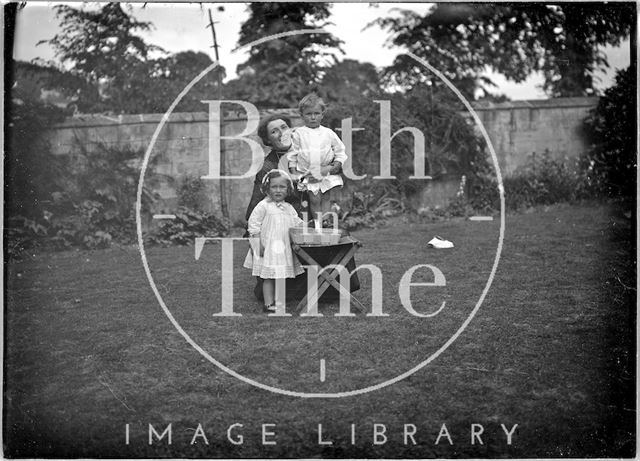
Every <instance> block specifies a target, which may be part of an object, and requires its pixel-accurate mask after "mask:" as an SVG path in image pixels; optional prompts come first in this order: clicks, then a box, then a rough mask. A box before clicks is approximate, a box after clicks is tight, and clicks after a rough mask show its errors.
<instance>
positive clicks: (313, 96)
mask: <svg viewBox="0 0 640 461" xmlns="http://www.w3.org/2000/svg"><path fill="white" fill-rule="evenodd" d="M315 105H319V106H320V108H321V109H322V112H324V111H326V110H327V105H326V104H325V103H324V101H323V100H322V98H321V97H320V96H318V93H315V92H312V93H309V94H308V95H306V96H305V97H304V98H302V99H301V100H300V102H299V103H298V110H299V111H300V113H302V112H303V111H304V110H305V109H306V108H309V107H313V106H315Z"/></svg>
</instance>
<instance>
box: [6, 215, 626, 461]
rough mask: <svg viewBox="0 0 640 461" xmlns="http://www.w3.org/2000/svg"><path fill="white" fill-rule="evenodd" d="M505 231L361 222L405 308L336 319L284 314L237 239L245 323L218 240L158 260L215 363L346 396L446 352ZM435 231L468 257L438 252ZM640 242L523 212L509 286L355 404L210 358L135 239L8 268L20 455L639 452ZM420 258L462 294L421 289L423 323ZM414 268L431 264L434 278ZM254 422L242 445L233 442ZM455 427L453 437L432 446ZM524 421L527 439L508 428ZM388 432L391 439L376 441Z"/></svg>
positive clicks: (9, 419)
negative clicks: (157, 436) (153, 437)
mask: <svg viewBox="0 0 640 461" xmlns="http://www.w3.org/2000/svg"><path fill="white" fill-rule="evenodd" d="M498 230H499V222H498V221H493V222H470V221H447V222H440V223H432V224H407V225H401V224H395V225H392V226H387V227H384V228H381V229H377V230H370V229H369V230H362V231H358V232H355V233H353V235H354V236H356V237H357V238H358V239H359V240H360V241H361V242H363V244H364V246H363V248H362V249H361V251H359V253H358V254H357V256H356V260H357V263H358V264H374V265H376V266H377V267H379V268H380V270H381V273H382V274H383V276H382V284H381V285H380V286H381V289H382V299H383V303H382V304H383V311H384V312H385V313H386V314H389V315H388V316H386V317H371V316H364V315H362V314H359V315H357V316H355V317H335V316H334V314H335V313H337V311H338V309H337V304H336V305H331V304H327V303H323V304H321V306H320V312H321V313H322V314H323V316H322V317H318V318H301V317H299V316H297V315H294V316H292V317H287V318H269V317H267V316H266V314H264V313H262V311H261V310H260V304H259V303H258V302H257V301H256V300H255V298H254V296H253V280H252V278H251V276H250V274H249V271H248V270H246V269H243V268H242V267H241V266H242V261H243V259H244V255H245V253H246V248H247V246H246V244H245V243H238V244H236V246H235V250H234V267H233V274H234V285H233V295H234V308H235V311H236V312H237V313H239V314H241V317H214V316H213V315H212V314H214V313H215V312H219V311H220V297H221V292H222V290H223V289H224V290H227V292H228V291H229V290H230V289H231V288H230V287H224V288H223V287H221V264H220V258H221V256H220V253H221V252H220V245H215V244H207V245H206V246H205V249H204V251H203V253H202V256H201V257H200V259H198V260H195V258H194V249H193V247H175V248H151V249H148V250H147V257H148V260H149V266H150V268H151V271H152V273H153V276H154V280H155V282H156V284H157V286H158V290H159V292H160V293H161V295H162V297H163V299H164V301H165V302H166V304H167V306H168V307H169V309H170V310H171V312H172V314H173V315H174V317H175V319H176V321H177V322H178V323H179V324H180V325H181V327H182V328H183V329H184V330H185V332H186V333H188V334H189V335H190V337H191V338H192V339H193V340H194V341H195V342H196V343H197V344H198V345H199V346H200V347H202V349H204V350H205V351H207V352H208V353H209V354H210V355H211V356H212V357H213V358H214V359H216V360H219V361H220V362H222V363H223V364H224V365H226V366H228V367H230V368H231V369H233V370H235V371H236V372H238V373H241V374H242V375H243V376H245V377H247V378H249V379H252V380H255V381H258V382H260V383H263V384H266V385H269V386H274V387H278V388H281V389H286V390H291V391H296V392H305V393H335V392H346V391H350V390H354V389H359V388H363V387H367V386H371V385H374V384H379V383H384V382H385V381H387V380H389V379H392V378H394V377H395V376H397V375H399V374H400V373H403V372H405V371H407V370H409V369H410V368H412V367H414V366H416V365H418V364H419V363H421V362H422V361H424V360H426V359H427V358H429V357H430V356H431V355H432V354H434V353H435V352H436V351H437V350H438V349H439V348H440V347H441V346H442V345H443V344H444V343H445V341H447V340H448V339H449V338H450V337H451V336H452V335H453V334H454V333H455V332H456V331H457V330H458V329H459V328H460V325H461V324H462V323H463V322H464V320H465V319H466V318H467V317H468V316H469V314H470V313H471V312H472V310H473V308H474V306H475V304H476V302H477V300H478V298H479V296H480V293H481V292H482V290H483V288H484V286H485V284H486V282H487V278H488V276H489V273H490V270H491V265H492V263H493V258H494V257H495V252H496V246H497V243H498ZM434 235H441V236H443V237H445V238H447V239H450V240H452V241H453V242H454V243H455V245H456V247H455V248H454V249H452V250H440V251H437V250H428V249H427V248H426V242H427V241H429V240H430V239H431V238H432V237H433V236H434ZM634 239H635V236H634V235H633V227H632V223H631V222H630V221H629V220H628V219H626V218H625V217H623V216H618V215H617V214H616V213H615V212H614V211H613V210H611V209H610V208H608V207H606V206H596V205H593V206H555V207H551V208H548V209H546V210H544V209H539V210H536V211H534V212H532V213H528V214H521V215H513V216H508V217H507V224H506V233H505V239H504V248H503V252H502V258H501V260H500V265H499V267H498V271H497V274H496V277H495V279H494V281H493V285H492V287H491V289H490V291H489V293H488V295H487V297H486V300H485V301H484V303H483V305H482V306H481V308H480V309H479V310H478V312H477V314H476V315H475V317H474V318H473V320H472V321H471V323H470V324H469V325H468V327H467V328H466V329H465V330H464V331H463V332H462V333H461V334H460V336H459V337H458V338H457V340H456V341H455V342H453V344H451V346H450V347H449V348H447V349H446V350H445V351H444V352H442V354H441V355H439V356H438V357H437V358H436V359H435V360H433V361H432V362H431V363H429V364H428V365H427V366H426V367H424V368H422V369H421V370H419V371H417V372H416V373H414V374H413V375H411V376H409V377H407V378H406V379H404V380H402V381H400V382H398V383H396V384H394V385H391V386H387V387H384V388H382V389H379V390H376V391H373V392H369V393H366V394H363V395H357V396H351V397H345V398H340V399H326V398H323V399H317V398H315V399H314V398H300V397H291V396H287V395H281V394H275V393H271V392H268V391H266V390H263V389H259V388H256V387H254V386H251V385H249V384H246V383H245V382H242V381H240V380H238V379H236V378H234V377H232V376H230V375H228V374H227V373H225V372H223V371H221V370H220V369H218V368H216V367H215V366H214V365H213V364H211V363H209V362H208V361H207V360H206V359H205V358H204V357H203V356H202V355H200V354H199V353H198V352H197V351H196V350H195V349H194V348H192V347H191V346H190V345H189V344H188V343H187V342H186V341H185V339H184V338H183V337H182V336H181V335H180V334H179V333H178V331H177V330H176V329H175V328H174V327H173V325H172V324H171V323H170V321H169V320H168V318H167V317H166V316H165V314H164V313H163V311H162V309H161V308H160V306H159V304H158V302H157V300H156V299H155V297H154V295H153V293H152V291H151V288H150V286H149V284H148V282H147V279H146V276H145V274H144V271H143V268H142V264H141V262H140V256H139V253H138V249H137V248H136V247H131V248H114V249H110V250H104V251H93V252H89V251H71V252H64V253H48V254H36V255H34V256H31V257H29V258H28V259H25V260H23V261H19V262H12V263H9V264H8V265H7V266H6V279H5V282H6V308H5V368H4V377H5V398H4V422H5V424H4V444H5V455H7V456H14V457H38V456H39V457H43V456H54V457H156V456H167V457H180V456H187V457H224V458H229V457H244V458H251V457H260V458H269V457H306V458H311V457H351V458H353V457H374V458H376V457H401V458H425V457H623V456H633V455H634V454H635V439H636V436H635V417H636V413H635V411H636V408H635V320H636V310H635V296H636V294H635V288H634V286H635V285H634V284H635V279H631V281H629V277H628V274H627V275H626V276H625V273H624V271H625V267H628V263H629V260H630V257H631V256H630V255H631V254H633V257H635V250H633V249H630V248H634V247H633V245H632V243H633V241H634ZM630 252H632V253H630ZM418 264H430V265H432V266H435V267H437V268H438V269H439V270H440V271H441V272H442V273H443V274H444V276H445V277H446V281H447V283H446V286H444V287H414V288H412V289H411V297H410V299H411V303H412V306H413V308H414V309H415V310H416V311H417V312H419V313H422V314H429V313H434V312H435V311H437V309H438V308H439V307H440V306H441V304H442V302H443V301H446V305H445V308H444V309H443V310H442V311H441V312H440V313H438V314H437V315H435V316H433V317H428V318H423V317H417V316H415V315H411V314H410V313H409V312H408V311H407V310H406V309H405V308H403V306H402V304H401V302H400V299H399V294H398V285H399V282H400V280H401V278H402V276H403V274H404V273H405V272H406V271H407V269H409V268H410V267H412V266H414V265H418ZM625 265H626V266H625ZM413 280H414V282H415V281H423V282H424V281H430V280H433V275H431V274H429V271H428V270H425V269H424V268H422V269H420V270H418V271H416V273H415V275H414V279H413ZM360 281H361V289H360V290H359V291H358V292H357V293H356V294H355V296H356V297H357V298H358V299H359V300H360V301H362V302H363V303H364V304H365V305H366V306H370V305H371V292H372V289H373V288H374V287H375V286H376V284H375V283H374V282H373V281H372V279H371V277H370V276H369V275H365V274H361V275H360ZM629 285H631V287H630V286H629ZM288 305H289V306H293V305H295V301H294V300H289V304H288ZM321 360H324V363H325V364H326V379H325V380H324V381H321V379H320V362H321ZM236 423H239V424H242V427H239V426H236V427H234V428H232V429H231V432H232V435H233V436H234V437H238V435H239V434H242V436H243V443H242V444H233V443H231V442H230V441H229V440H228V439H227V430H228V428H229V427H230V426H231V425H233V424H236ZM127 424H128V425H129V426H128V427H129V443H128V444H127V443H126V439H125V428H126V425H127ZM149 424H152V425H153V427H154V428H155V429H156V430H157V431H158V433H161V432H162V431H163V430H164V429H165V428H166V427H167V425H168V424H171V435H172V444H171V445H168V443H167V438H166V437H165V438H164V439H163V440H162V441H154V443H153V444H152V445H149V443H148V437H149V435H148V431H149ZM199 424H200V425H201V427H202V430H203V432H204V435H205V436H206V439H207V441H208V445H207V444H205V442H204V437H203V436H201V435H202V434H199V435H200V436H197V437H195V438H196V443H194V444H191V442H192V439H193V438H194V434H196V432H195V431H196V429H197V428H198V425H199ZM265 424H274V425H275V426H268V427H267V428H266V429H265V430H266V431H267V432H274V433H275V434H276V435H274V436H270V435H267V436H266V437H267V440H275V441H276V444H274V445H269V444H263V439H262V437H263V435H262V433H261V431H263V428H262V425H265ZM318 424H322V428H323V429H322V437H323V440H324V441H326V443H325V444H320V443H319V441H318ZM376 424H378V425H379V426H374V425H376ZM443 424H445V425H446V430H447V432H448V434H449V437H448V438H447V437H446V436H442V437H440V441H439V443H438V444H435V441H436V439H437V438H438V434H439V433H440V432H441V431H442V425H443ZM473 424H478V425H482V428H483V433H482V434H481V436H480V437H481V439H482V444H481V443H479V441H478V440H477V439H476V440H475V443H474V444H472V443H471V430H472V425H473ZM515 424H517V427H516V428H515V430H514V432H513V435H512V443H511V444H510V445H509V444H507V437H506V434H505V432H504V430H503V428H502V426H501V425H504V426H505V427H506V428H507V430H510V429H511V428H512V427H513V426H514V425H515ZM352 425H353V426H352ZM382 425H384V430H385V431H386V432H385V436H386V443H379V444H375V443H374V442H376V441H378V442H382V441H384V439H383V438H382V436H378V439H374V437H373V431H374V428H377V430H378V432H381V431H382V429H383V427H382ZM411 425H413V426H411ZM414 429H415V435H414V436H413V437H405V436H404V434H403V431H405V430H407V431H409V432H413V430H414ZM474 429H475V430H479V426H475V428H474ZM352 430H353V431H355V437H353V439H352ZM234 440H238V439H236V438H234ZM328 441H331V442H332V445H329V444H328ZM449 441H451V442H452V443H449ZM414 442H415V444H414Z"/></svg>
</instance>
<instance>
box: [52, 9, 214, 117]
mask: <svg viewBox="0 0 640 461" xmlns="http://www.w3.org/2000/svg"><path fill="white" fill-rule="evenodd" d="M55 8H56V15H57V16H58V17H59V18H60V19H61V25H62V32H61V33H59V34H57V35H56V36H55V37H53V38H52V39H51V40H48V43H50V44H51V45H52V46H53V47H54V50H55V51H56V56H57V57H58V58H59V59H60V60H61V61H62V63H63V64H66V65H67V66H68V67H69V71H68V73H71V74H72V75H74V76H76V77H80V78H82V80H83V81H84V82H85V84H84V85H83V92H82V94H79V95H78V96H79V98H78V99H79V101H78V105H79V108H80V110H81V111H83V112H103V111H111V112H116V113H149V112H164V111H166V110H167V109H168V108H169V106H170V105H171V103H172V102H173V101H174V100H175V98H176V96H178V94H180V92H181V91H182V90H183V89H184V87H185V86H186V85H187V84H188V83H189V82H190V81H191V80H192V79H193V78H194V77H195V76H196V75H198V74H199V73H200V72H201V71H202V70H204V69H205V68H206V67H207V66H209V65H210V64H211V63H212V61H211V58H210V57H209V56H208V55H206V54H205V53H200V52H194V51H184V52H179V53H176V54H172V55H169V56H166V55H161V56H160V57H155V58H153V57H152V54H153V53H152V52H160V53H164V52H163V50H162V49H161V48H159V47H157V46H155V45H152V44H148V43H146V42H145V41H144V40H143V39H142V38H141V37H139V36H137V35H135V32H136V31H144V30H149V29H150V28H151V24H150V23H148V22H140V21H137V20H136V19H135V18H133V16H132V15H131V14H130V12H129V13H128V12H126V11H125V10H123V8H122V6H121V5H120V4H118V3H109V4H106V5H104V6H103V7H102V8H101V9H100V10H97V11H85V10H82V9H77V8H72V7H70V6H66V5H62V6H56V7H55ZM68 73H67V74H68ZM218 73H221V74H223V75H224V68H223V67H219V68H216V69H214V70H213V71H212V72H210V73H209V74H207V75H206V76H205V77H204V78H203V79H202V80H201V81H200V82H199V83H198V84H196V86H195V87H194V88H193V89H192V91H190V92H189V94H187V95H186V96H185V97H184V98H183V100H182V101H181V102H180V104H179V105H178V107H177V108H176V110H178V111H180V110H182V111H198V110H204V109H203V105H202V103H200V100H202V99H208V98H210V97H211V95H212V94H214V95H215V94H217V92H218V91H217V88H218V78H217V74H218ZM76 83H77V82H76ZM76 86H78V90H79V85H76ZM87 87H90V88H93V89H94V91H93V92H92V91H89V90H87ZM96 94H98V97H97V98H96V97H95V95H96ZM89 96H91V97H89Z"/></svg>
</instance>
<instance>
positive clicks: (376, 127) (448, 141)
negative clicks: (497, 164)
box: [323, 86, 484, 204]
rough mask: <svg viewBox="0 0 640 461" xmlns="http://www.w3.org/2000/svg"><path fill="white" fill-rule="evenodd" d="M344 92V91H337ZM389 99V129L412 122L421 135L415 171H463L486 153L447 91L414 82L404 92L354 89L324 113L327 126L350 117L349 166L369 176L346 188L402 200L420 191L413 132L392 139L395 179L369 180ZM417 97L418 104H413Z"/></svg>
mask: <svg viewBox="0 0 640 461" xmlns="http://www.w3.org/2000/svg"><path fill="white" fill-rule="evenodd" d="M336 94H344V93H336ZM375 101H389V103H390V112H391V127H390V134H392V135H393V134H394V133H395V132H397V131H398V130H401V129H402V128H405V127H414V128H417V129H418V130H420V132H422V134H423V135H424V143H425V150H426V152H425V154H426V160H425V163H426V165H425V171H421V172H418V175H420V174H424V175H428V176H431V177H432V178H434V179H438V178H440V177H442V176H445V175H448V174H450V173H464V172H466V171H467V170H468V169H469V168H471V165H472V164H473V162H475V161H476V160H477V159H479V158H482V157H483V156H484V154H483V150H482V146H483V145H482V142H481V140H480V138H479V137H478V136H477V135H476V133H475V132H474V130H473V127H472V126H471V124H470V123H469V122H468V121H467V120H466V119H465V118H464V117H462V116H461V115H460V113H459V112H458V110H457V109H458V105H457V104H456V103H455V101H454V100H453V99H452V98H451V97H450V95H448V94H447V93H446V92H442V91H438V90H437V89H436V90H434V91H432V89H430V88H429V87H423V86H421V87H417V88H414V89H413V90H411V91H409V92H407V93H394V94H385V93H382V92H380V93H378V94H372V93H370V94H369V95H368V97H365V96H364V95H362V94H361V95H360V96H359V97H357V95H355V93H354V94H353V95H352V97H350V98H349V99H344V100H340V101H336V102H335V103H332V104H331V105H330V107H329V111H328V113H327V115H326V118H325V122H323V123H325V124H326V126H328V127H331V128H337V127H340V124H341V120H343V119H346V118H351V119H352V126H353V128H354V129H355V128H361V129H363V130H362V131H355V130H354V131H353V134H352V154H351V163H352V169H353V171H354V173H355V174H356V175H362V174H366V175H367V177H366V178H364V179H361V180H358V181H353V180H347V184H348V186H349V187H351V188H353V189H356V190H358V191H359V192H363V193H364V194H365V195H367V196H372V197H373V198H374V200H378V199H379V198H380V197H382V196H385V195H386V196H387V197H389V198H393V199H398V200H399V201H400V202H401V203H403V204H406V202H407V200H406V199H407V197H408V196H410V195H412V194H414V193H415V192H417V191H418V190H421V188H422V186H424V185H425V184H426V181H428V179H424V180H420V179H415V178H414V179H412V178H411V176H415V175H416V172H415V171H414V170H415V166H414V157H415V155H414V153H415V146H414V137H413V135H412V134H411V133H407V132H401V133H399V134H398V135H397V136H395V137H394V138H393V140H392V142H391V158H392V161H391V174H392V175H393V176H395V177H396V178H395V179H390V180H379V179H376V180H373V179H372V177H373V176H376V175H378V174H379V172H380V150H381V148H380V124H381V103H379V102H375ZM416 101H420V102H421V103H420V104H416Z"/></svg>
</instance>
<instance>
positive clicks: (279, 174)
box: [260, 170, 293, 195]
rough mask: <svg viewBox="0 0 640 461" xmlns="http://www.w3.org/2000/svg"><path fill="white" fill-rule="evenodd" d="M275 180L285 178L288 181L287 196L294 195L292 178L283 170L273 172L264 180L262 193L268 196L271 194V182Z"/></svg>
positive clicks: (265, 176) (261, 188) (266, 175)
mask: <svg viewBox="0 0 640 461" xmlns="http://www.w3.org/2000/svg"><path fill="white" fill-rule="evenodd" d="M273 178H285V179H286V180H287V195H291V194H292V193H293V181H292V180H291V176H289V174H288V173H287V172H286V171H282V170H271V171H269V172H268V173H267V174H265V175H264V177H263V178H262V185H261V186H260V192H262V193H263V194H265V195H267V192H269V187H270V185H271V180H272V179H273Z"/></svg>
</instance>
